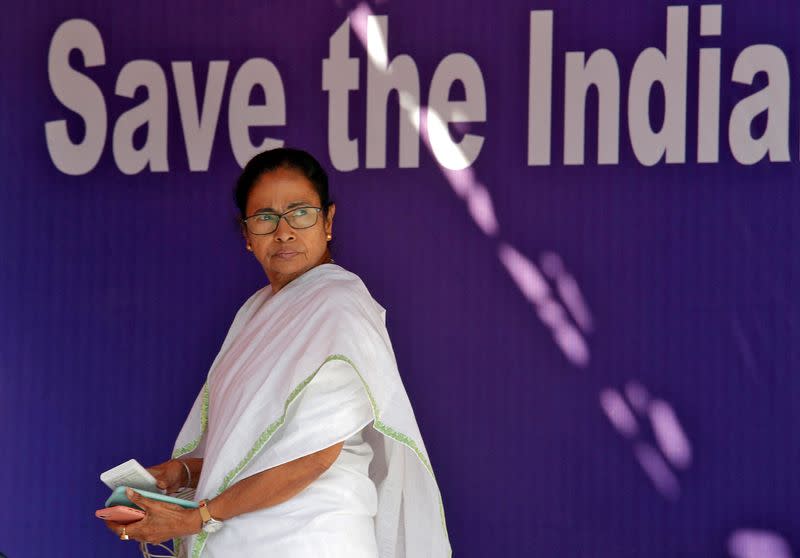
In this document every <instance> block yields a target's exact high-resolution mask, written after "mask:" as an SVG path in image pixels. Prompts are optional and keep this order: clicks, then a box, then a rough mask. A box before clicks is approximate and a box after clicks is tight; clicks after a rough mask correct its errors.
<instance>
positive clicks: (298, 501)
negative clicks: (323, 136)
mask: <svg viewBox="0 0 800 558" xmlns="http://www.w3.org/2000/svg"><path fill="white" fill-rule="evenodd" d="M235 199H236V203H237V206H238V209H239V212H240V215H241V221H242V232H243V235H244V238H245V241H246V249H247V250H248V251H250V252H252V253H253V255H254V256H255V258H256V260H257V261H258V262H259V263H260V264H261V266H262V267H263V269H264V272H265V273H266V275H267V279H268V280H269V285H268V286H266V287H264V288H263V289H261V290H259V291H257V292H256V293H255V294H254V295H253V296H252V297H250V299H249V300H248V301H247V302H245V304H244V305H243V306H242V308H241V309H240V310H239V312H238V313H237V315H236V317H235V319H234V321H233V324H232V325H231V328H230V330H229V332H228V335H227V337H226V339H225V341H224V343H223V345H222V348H221V350H220V352H219V354H218V355H217V358H216V359H215V361H214V363H213V364H212V366H211V370H210V371H209V374H208V377H207V380H206V382H205V385H204V386H203V388H202V389H201V390H200V394H199V395H198V397H197V399H196V401H195V403H194V406H193V407H192V410H191V412H190V414H189V417H188V418H187V420H186V423H185V424H184V426H183V429H182V430H181V432H180V434H179V435H178V439H177V441H176V444H175V450H174V452H173V459H171V460H169V461H166V462H164V463H161V464H160V465H157V466H155V467H152V468H151V469H150V471H151V472H152V473H153V475H154V476H155V477H156V479H157V481H158V483H159V486H161V488H164V489H166V490H167V491H168V492H174V491H175V490H177V489H179V488H181V487H184V486H189V487H194V488H196V497H197V498H198V499H199V501H200V509H199V510H186V509H183V508H180V507H178V506H174V505H169V504H164V503H160V502H155V501H153V500H149V499H147V498H144V497H143V496H141V495H139V494H136V493H134V492H133V491H129V496H130V497H131V499H132V500H133V501H134V503H136V504H137V505H139V506H140V507H141V508H143V509H144V510H145V512H146V516H145V518H144V519H142V520H141V521H138V522H136V523H133V524H130V525H127V526H125V530H124V532H123V526H122V525H118V524H115V523H113V522H108V525H109V527H110V528H111V529H112V530H114V532H116V533H118V534H120V535H125V536H128V537H130V538H132V539H135V540H139V541H145V542H160V541H164V540H167V539H170V538H172V539H175V544H176V546H177V547H178V549H179V550H178V553H179V555H181V556H187V557H188V556H191V557H193V558H197V557H199V556H201V555H202V556H203V557H204V558H218V557H228V556H230V557H234V556H235V557H237V558H239V557H248V556H270V557H271V558H282V557H292V558H298V557H299V558H303V557H312V556H313V557H314V558H320V557H330V558H340V557H341V558H344V557H347V558H376V557H380V558H404V557H406V556H409V557H413V558H422V557H427V556H430V557H442V556H449V555H450V545H449V541H448V539H447V531H446V527H445V523H444V513H443V509H442V503H441V498H440V495H439V491H438V488H437V486H436V481H435V479H434V476H433V470H432V469H431V466H430V462H429V460H428V457H427V453H426V451H425V447H424V444H423V442H422V438H421V436H420V434H419V429H418V427H417V424H416V420H415V419H414V414H413V411H412V409H411V405H410V403H409V401H408V397H407V396H406V393H405V390H404V388H403V385H402V382H401V380H400V376H399V373H398V371H397V365H396V361H395V359H394V353H393V351H392V347H391V342H390V340H389V337H388V334H387V332H386V327H385V314H386V311H385V310H384V309H383V308H382V307H381V306H380V305H379V304H378V303H377V302H376V301H375V300H374V299H373V298H372V297H371V296H370V294H369V292H368V291H367V288H366V287H365V286H364V284H363V282H362V281H361V280H360V279H359V278H358V277H357V276H356V275H354V274H353V273H350V272H348V271H346V270H345V269H343V268H342V267H340V266H338V265H336V264H335V263H334V262H333V259H332V258H331V255H330V251H329V248H328V242H329V241H330V240H331V238H332V231H333V218H334V214H335V212H336V206H335V205H334V204H333V203H332V202H331V201H330V199H329V197H328V179H327V176H326V174H325V171H324V170H323V169H322V167H321V166H320V165H319V163H318V162H317V161H316V160H315V159H314V158H313V157H312V156H311V155H309V154H308V153H306V152H304V151H300V150H295V149H284V148H282V149H274V150H270V151H266V152H264V153H261V154H260V155H257V156H256V157H255V158H253V160H252V161H250V162H249V163H248V164H247V166H246V167H245V169H244V171H243V172H242V175H241V176H240V178H239V180H238V182H237V186H236V192H235Z"/></svg>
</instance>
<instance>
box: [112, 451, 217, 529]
mask: <svg viewBox="0 0 800 558" xmlns="http://www.w3.org/2000/svg"><path fill="white" fill-rule="evenodd" d="M179 465H180V464H179ZM126 494H127V496H128V498H129V499H130V500H131V502H133V503H134V504H136V505H137V506H139V507H140V508H142V509H143V510H144V512H145V516H144V518H143V519H140V520H139V521H136V522H134V523H128V524H127V525H125V526H124V527H125V532H126V533H127V534H128V536H129V537H130V538H131V539H133V540H136V541H140V542H145V543H150V544H158V543H160V542H164V541H167V540H169V539H173V538H176V537H184V536H187V535H193V534H195V533H198V532H200V529H201V528H202V520H201V519H200V512H198V511H197V510H189V509H185V508H182V507H181V506H179V505H177V504H168V503H166V502H158V501H156V500H151V499H150V498H145V497H144V496H142V495H141V494H138V493H137V492H136V491H134V490H131V489H130V488H129V489H127V491H126ZM105 523H106V525H107V526H108V528H109V529H111V530H112V531H113V532H114V533H116V534H117V535H119V534H120V533H122V527H123V525H122V524H121V523H115V522H113V521H106V522H105Z"/></svg>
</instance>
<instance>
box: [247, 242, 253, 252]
mask: <svg viewBox="0 0 800 558" xmlns="http://www.w3.org/2000/svg"><path fill="white" fill-rule="evenodd" d="M247 251H248V252H252V251H253V247H252V246H250V243H249V242H248V243H247Z"/></svg>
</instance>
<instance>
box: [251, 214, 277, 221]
mask: <svg viewBox="0 0 800 558" xmlns="http://www.w3.org/2000/svg"><path fill="white" fill-rule="evenodd" d="M255 217H256V221H257V222H260V223H272V222H273V221H275V220H276V219H277V218H278V216H277V215H273V214H272V213H259V214H258V215H256V216H255Z"/></svg>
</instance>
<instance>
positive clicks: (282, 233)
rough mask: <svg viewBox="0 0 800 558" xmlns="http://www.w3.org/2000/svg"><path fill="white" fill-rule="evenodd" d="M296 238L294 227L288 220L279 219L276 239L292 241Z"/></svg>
mask: <svg viewBox="0 0 800 558" xmlns="http://www.w3.org/2000/svg"><path fill="white" fill-rule="evenodd" d="M294 239H295V232H294V229H293V228H292V227H291V225H289V223H287V222H286V219H281V220H280V221H278V228H276V229H275V240H278V241H280V242H290V241H292V240H294Z"/></svg>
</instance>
